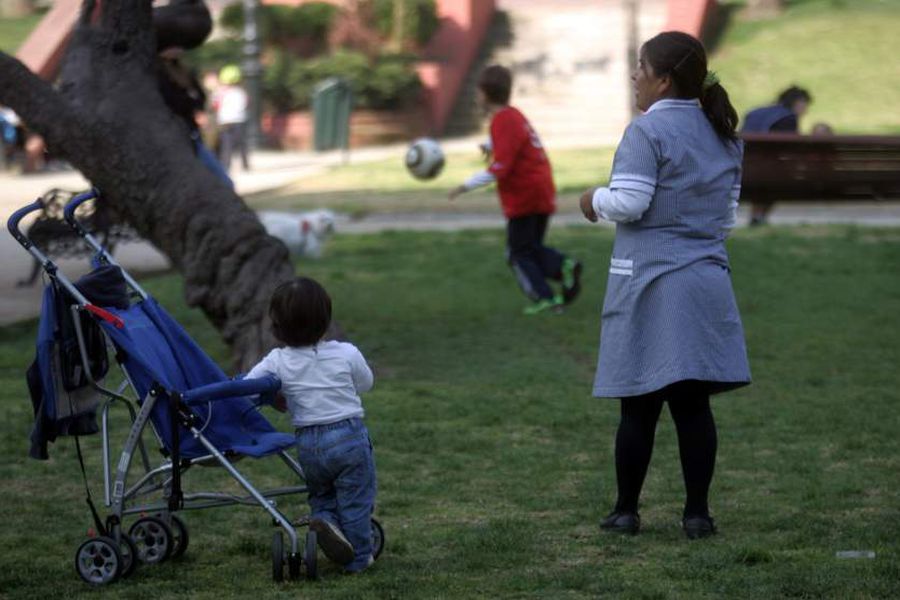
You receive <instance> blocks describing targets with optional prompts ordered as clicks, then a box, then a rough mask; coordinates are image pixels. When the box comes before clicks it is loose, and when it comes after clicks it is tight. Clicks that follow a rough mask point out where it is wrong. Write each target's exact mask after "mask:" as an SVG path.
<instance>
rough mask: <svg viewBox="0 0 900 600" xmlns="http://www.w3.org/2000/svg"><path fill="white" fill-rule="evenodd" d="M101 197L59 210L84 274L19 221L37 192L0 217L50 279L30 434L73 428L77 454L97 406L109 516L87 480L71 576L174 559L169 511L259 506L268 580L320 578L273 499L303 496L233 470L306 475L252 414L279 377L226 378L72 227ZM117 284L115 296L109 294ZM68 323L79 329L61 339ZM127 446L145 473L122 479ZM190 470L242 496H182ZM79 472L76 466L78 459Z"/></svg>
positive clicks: (176, 521)
mask: <svg viewBox="0 0 900 600" xmlns="http://www.w3.org/2000/svg"><path fill="white" fill-rule="evenodd" d="M97 196H98V193H97V191H96V190H92V191H91V192H88V193H85V194H81V195H78V196H76V197H75V198H73V199H72V200H71V201H70V202H69V203H68V204H67V205H66V208H65V211H64V218H65V220H66V221H67V222H68V223H69V225H70V226H71V227H72V228H73V229H74V230H75V231H76V233H77V234H78V235H79V236H80V237H81V239H83V240H84V241H85V243H87V244H88V245H89V246H90V247H91V248H93V250H94V251H96V253H97V254H96V257H95V259H96V262H97V263H98V264H99V267H98V269H97V270H95V272H94V273H93V274H92V275H91V276H88V278H87V280H85V279H84V278H83V279H82V280H81V282H79V283H77V284H73V283H72V282H71V281H69V280H68V279H67V278H66V277H65V276H64V275H63V274H62V273H60V272H59V271H58V269H57V266H56V265H55V264H54V263H53V262H52V261H51V260H50V259H49V258H48V257H47V256H46V255H45V254H44V253H43V252H41V251H40V250H39V249H38V248H36V247H35V246H34V244H33V242H32V241H31V240H29V238H28V237H27V236H26V235H25V234H24V233H22V231H21V230H20V229H19V222H20V221H21V220H22V218H23V217H24V216H25V215H27V214H28V213H30V212H33V211H37V210H40V209H41V208H42V201H41V200H37V201H36V202H34V203H32V204H30V205H28V206H26V207H24V208H21V209H19V210H18V211H16V212H15V213H14V214H13V215H12V216H11V217H10V218H9V221H8V223H7V227H8V229H9V231H10V233H11V234H12V235H13V237H15V238H16V240H17V241H18V242H19V243H20V244H21V245H22V246H23V247H24V248H25V249H26V250H28V252H30V253H31V254H32V256H34V258H35V259H37V260H38V261H39V262H40V264H41V266H42V268H43V270H44V271H45V272H46V273H47V275H48V276H49V279H50V283H49V285H48V286H47V290H45V294H44V305H43V309H42V313H41V323H40V326H39V334H38V356H37V360H36V363H35V367H34V368H33V369H32V373H31V375H32V376H31V377H29V384H30V387H31V389H32V396H33V397H34V396H35V393H36V390H37V394H38V396H39V397H40V401H39V402H38V403H37V404H36V413H37V414H36V428H35V432H33V434H32V440H33V441H35V438H36V437H37V438H41V436H43V442H44V443H45V442H46V440H50V441H52V440H53V439H54V438H55V437H56V436H57V435H73V436H75V440H76V447H77V449H78V456H79V460H80V461H81V457H82V454H81V448H80V444H79V443H78V437H77V436H78V435H84V434H88V433H94V432H96V431H97V427H96V420H95V419H96V413H97V412H99V414H100V422H101V426H100V428H99V431H100V434H101V436H102V461H103V483H104V505H105V506H106V507H107V508H108V509H109V514H108V515H107V516H106V518H105V519H101V517H100V514H99V513H98V511H97V510H96V508H95V506H94V503H93V501H92V499H91V497H90V491H89V488H88V503H89V505H90V507H91V512H92V514H93V519H94V523H95V527H96V529H97V532H98V536H97V537H92V538H89V539H87V540H86V541H85V542H84V543H82V544H81V545H80V546H79V548H78V550H77V551H76V553H75V567H76V570H77V571H78V574H79V575H80V576H81V577H82V579H84V580H85V581H87V582H89V583H92V584H98V585H99V584H106V583H110V582H113V581H115V580H117V579H118V578H120V577H126V576H128V575H130V574H131V573H133V572H134V569H135V568H136V567H137V565H138V563H151V564H152V563H158V562H161V561H164V560H166V559H169V558H174V557H177V556H180V555H181V554H183V553H184V551H185V550H186V548H187V545H188V530H187V528H186V526H185V523H184V521H183V520H182V519H181V518H180V517H178V516H177V514H176V513H177V512H179V511H184V510H193V509H203V508H213V507H221V506H231V505H237V504H242V505H250V506H260V507H262V509H263V510H265V511H266V512H267V513H268V514H269V515H270V516H271V517H272V523H273V526H274V527H275V528H276V529H275V533H274V535H273V539H272V576H273V578H274V579H275V580H276V581H281V580H282V579H283V577H284V566H285V565H287V567H288V574H289V576H290V577H291V578H299V577H300V572H301V565H302V566H303V567H305V569H304V570H305V576H306V577H307V578H309V579H313V578H315V577H316V573H317V568H316V534H315V532H313V531H308V532H307V534H306V539H305V548H304V551H303V552H302V554H301V551H300V540H299V536H298V534H297V529H296V528H297V526H301V525H305V524H306V523H305V522H304V521H303V520H301V522H299V523H296V524H295V523H291V521H290V520H289V519H288V518H287V517H285V516H284V514H282V512H281V511H279V510H278V508H277V506H276V502H275V501H274V500H273V498H275V497H279V496H287V495H290V494H300V493H303V492H305V491H306V488H305V487H304V486H302V485H294V486H288V487H282V488H277V489H271V490H265V491H260V490H257V489H256V488H255V487H254V486H253V485H252V484H251V483H250V481H248V480H247V479H246V478H245V477H244V476H243V475H242V474H241V473H240V472H239V471H238V469H237V468H236V467H235V465H234V462H235V460H236V459H238V458H241V457H245V456H249V457H253V458H262V457H266V456H271V455H277V456H278V457H279V458H281V460H282V461H283V462H284V463H285V464H286V465H287V467H288V468H289V470H290V471H291V473H292V476H291V479H294V478H295V477H300V478H302V477H303V470H302V469H301V468H300V465H299V464H298V463H297V461H296V460H295V459H294V458H293V457H292V456H291V454H290V452H291V451H292V449H293V447H294V438H293V436H292V435H290V434H286V433H280V432H278V431H277V430H276V429H275V428H274V427H272V425H271V424H269V422H268V421H267V420H266V419H265V418H264V417H263V416H262V415H261V414H260V413H259V412H258V411H257V410H256V408H257V407H258V406H259V405H260V404H262V403H264V402H265V401H266V400H267V399H271V397H273V396H274V394H275V392H277V391H278V389H279V388H280V385H281V383H280V382H279V381H278V380H277V379H275V378H274V377H268V378H263V379H253V380H231V379H229V378H228V377H227V376H226V375H225V374H224V373H223V372H222V370H221V369H220V368H219V367H218V366H217V365H216V364H215V363H214V362H213V361H212V360H211V359H210V358H209V357H208V356H207V355H206V354H205V353H204V352H203V351H202V350H201V349H200V347H199V346H197V345H196V344H195V343H194V341H193V340H191V338H190V337H189V336H188V335H187V333H185V331H184V330H183V329H182V328H181V327H180V326H179V325H178V323H176V322H175V321H174V320H173V319H172V317H170V316H169V315H168V314H167V313H166V312H165V311H164V310H163V309H162V307H161V306H160V305H159V304H158V303H157V302H156V301H155V300H154V299H153V298H152V297H150V296H149V295H148V294H147V293H146V292H145V291H144V290H143V289H142V288H141V287H140V286H139V285H138V284H137V282H136V281H135V280H134V279H133V278H132V277H131V276H130V275H129V274H128V273H126V272H125V271H124V270H123V269H121V268H120V267H119V266H118V265H117V264H116V262H115V261H114V260H113V258H112V257H111V256H110V255H109V254H108V253H107V252H106V251H105V250H104V249H103V247H102V246H101V245H100V244H99V242H98V241H97V240H96V239H95V238H94V237H93V236H92V235H91V234H90V233H89V232H88V231H86V230H85V228H84V227H83V226H82V225H81V224H80V223H79V222H78V219H77V218H76V214H75V213H76V208H77V207H78V206H79V205H80V204H82V203H84V202H86V201H88V200H92V199H95V198H97ZM97 281H100V282H101V285H99V286H98V285H97ZM117 286H118V287H120V288H121V291H122V293H121V294H115V293H111V291H110V290H111V288H115V287H117ZM132 298H133V299H135V301H134V302H131V299H132ZM92 300H93V301H92ZM65 331H69V332H71V333H73V334H74V335H71V336H70V337H69V339H65V338H64V332H65ZM109 349H111V350H113V352H114V356H115V361H116V362H117V363H118V365H119V367H120V368H121V370H122V372H123V375H124V380H123V383H122V385H121V386H120V387H119V389H117V390H111V389H108V388H106V387H104V379H103V376H104V374H105V372H106V369H107V368H108V357H107V355H108V350H109ZM116 405H124V406H126V407H127V408H128V411H129V415H130V419H131V428H130V430H129V432H128V435H127V437H126V440H125V443H124V447H123V448H122V451H121V453H120V454H119V457H118V459H117V460H116V461H115V462H111V451H110V420H109V411H110V408H111V407H113V406H116ZM148 424H150V425H151V428H152V430H153V431H154V433H155V439H156V441H157V442H158V443H159V446H160V452H161V453H162V455H163V460H162V463H161V464H160V465H158V466H155V467H154V466H153V465H152V463H151V459H150V454H151V453H150V452H149V451H148V449H147V445H146V444H145V443H144V441H143V439H142V433H143V432H144V429H145V427H146V426H147V425H148ZM92 425H93V426H92ZM38 441H41V440H38ZM45 452H46V451H45V450H44V451H43V452H41V451H40V450H38V452H37V454H38V457H41V456H40V455H41V454H44V456H43V457H44V458H46V456H45ZM135 454H137V456H138V457H139V460H138V462H139V463H140V466H141V468H142V473H141V474H140V475H139V476H136V477H132V478H129V472H130V470H131V466H132V462H133V460H134V458H135ZM33 455H34V452H33ZM199 464H206V465H209V464H214V465H218V466H221V467H222V468H223V469H224V470H225V471H226V472H227V473H228V474H229V475H231V477H233V478H234V479H235V481H237V482H238V483H239V484H240V486H241V487H242V488H243V489H244V490H245V491H246V495H244V496H241V495H237V494H230V493H223V492H190V493H189V492H187V491H185V490H184V489H183V488H182V477H183V475H184V473H185V471H188V470H189V469H191V467H193V466H195V465H199ZM112 465H115V466H114V469H115V473H113V472H112V467H111V466H112ZM81 467H82V471H84V464H83V461H81ZM85 485H86V487H87V476H86V474H85ZM160 496H161V498H159V497H160ZM153 498H155V499H153ZM133 515H137V516H138V518H137V519H136V520H134V521H133V522H132V523H131V525H130V527H129V528H128V530H127V533H126V530H125V521H126V519H128V518H129V517H131V516H133ZM284 534H286V535H287V537H288V544H287V546H285V544H284ZM372 535H373V547H374V549H375V553H374V555H375V557H376V558H377V557H378V555H379V554H380V553H381V550H382V548H383V545H384V532H383V530H382V528H381V526H380V525H379V524H378V522H377V521H375V520H374V519H373V521H372Z"/></svg>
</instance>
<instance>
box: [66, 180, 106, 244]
mask: <svg viewBox="0 0 900 600" xmlns="http://www.w3.org/2000/svg"><path fill="white" fill-rule="evenodd" d="M99 195H100V190H98V189H97V188H91V190H90V191H89V192H84V193H83V194H78V195H77V196H75V197H74V198H72V199H71V200H69V202H68V203H67V204H66V207H65V208H64V209H63V218H65V220H66V222H67V223H68V224H69V225H71V226H72V227H74V228H75V230H76V231H78V233H83V232H84V228H83V227H82V226H81V223H79V222H78V219H76V218H75V209H76V208H78V207H79V206H81V205H82V204H84V203H85V202H87V201H88V200H93V199H94V198H96V197H97V196H99Z"/></svg>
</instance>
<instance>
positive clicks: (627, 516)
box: [600, 510, 641, 535]
mask: <svg viewBox="0 0 900 600" xmlns="http://www.w3.org/2000/svg"><path fill="white" fill-rule="evenodd" d="M600 529H606V530H607V531H613V532H615V533H627V534H629V535H636V534H637V532H638V531H640V529H641V517H640V515H638V514H637V513H636V512H635V513H633V512H624V511H623V512H620V511H616V510H614V511H612V512H611V513H609V514H608V515H607V516H606V518H605V519H603V520H602V521H601V522H600Z"/></svg>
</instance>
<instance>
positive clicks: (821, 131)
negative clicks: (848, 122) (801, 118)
mask: <svg viewBox="0 0 900 600" xmlns="http://www.w3.org/2000/svg"><path fill="white" fill-rule="evenodd" d="M809 134H810V135H834V129H832V127H831V125H829V124H828V123H823V122H821V121H819V122H818V123H816V124H815V125H813V126H812V129H811V130H810V131H809Z"/></svg>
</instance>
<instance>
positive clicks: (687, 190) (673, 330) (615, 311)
mask: <svg viewBox="0 0 900 600" xmlns="http://www.w3.org/2000/svg"><path fill="white" fill-rule="evenodd" d="M632 81H633V83H634V88H635V95H636V101H637V106H638V108H640V109H641V110H642V111H645V114H643V115H642V116H639V117H638V118H636V119H635V120H634V121H633V122H632V123H631V124H630V125H629V126H628V128H627V129H626V131H625V134H624V137H623V138H622V141H621V143H620V145H619V147H618V149H617V150H616V156H615V160H614V162H613V168H612V176H611V178H610V183H609V187H600V188H594V189H591V190H588V191H586V192H585V193H584V194H583V195H582V196H581V209H582V212H584V215H585V217H586V218H587V219H588V220H590V221H597V220H598V218H602V219H606V220H609V221H614V222H615V223H616V239H615V245H614V247H613V253H612V261H611V264H610V269H609V278H608V283H607V288H606V298H605V300H604V303H603V312H602V331H601V335H600V357H599V360H598V365H597V374H596V378H595V381H594V390H593V391H594V395H595V396H597V397H603V398H621V421H620V423H619V428H618V432H617V435H616V452H615V455H616V479H617V483H618V500H617V502H616V506H615V508H614V510H613V512H612V513H611V514H610V515H609V516H608V517H607V518H606V519H605V520H604V521H603V523H602V525H601V526H602V527H603V528H604V529H609V530H613V531H620V532H626V533H632V534H634V533H637V532H638V529H639V528H640V517H639V516H638V497H639V495H640V491H641V486H642V485H643V482H644V476H645V475H646V472H647V467H648V465H649V462H650V455H651V452H652V450H653V439H654V434H655V431H656V423H657V420H658V419H659V415H660V411H661V409H662V405H663V403H664V402H666V403H668V405H669V411H670V412H671V414H672V417H673V419H674V421H675V426H676V430H677V433H678V445H679V450H680V454H681V465H682V470H683V474H684V481H685V487H686V488H687V501H686V503H685V507H684V512H683V515H682V525H683V527H684V530H685V533H686V534H687V536H688V537H689V538H692V539H693V538H698V537H706V536H708V535H711V534H713V533H714V532H715V525H714V523H713V520H712V518H711V517H710V515H709V507H708V504H707V496H708V492H709V486H710V482H711V481H712V475H713V468H714V465H715V457H716V446H717V439H716V426H715V422H714V420H713V415H712V411H711V410H710V404H709V397H710V395H711V394H715V393H719V392H724V391H726V390H731V389H734V388H737V387H740V386H743V385H747V384H748V383H749V382H750V369H749V365H748V362H747V352H746V348H745V344H744V332H743V328H742V326H741V319H740V315H739V314H738V309H737V305H736V303H735V298H734V293H733V291H732V287H731V277H730V267H729V262H728V255H727V253H726V251H725V239H726V237H727V236H728V234H729V232H730V231H731V228H732V227H733V226H734V223H735V210H736V208H737V200H738V197H739V195H740V182H741V157H742V147H741V144H740V142H739V141H738V139H737V136H736V134H735V127H736V125H737V120H738V119H737V113H736V112H735V110H734V108H733V107H732V106H731V103H730V102H729V100H728V94H727V93H726V91H725V89H724V88H723V87H722V86H721V85H719V83H718V80H717V79H716V78H715V75H714V74H713V73H710V72H708V71H707V61H706V52H705V50H704V48H703V45H702V44H701V43H700V41H698V40H697V39H695V38H694V37H692V36H690V35H687V34H685V33H680V32H665V33H661V34H659V35H657V36H656V37H654V38H653V39H651V40H649V41H647V42H646V43H645V44H644V45H643V47H642V48H641V54H640V62H639V64H638V68H637V70H636V71H635V73H634V74H633V75H632Z"/></svg>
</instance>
